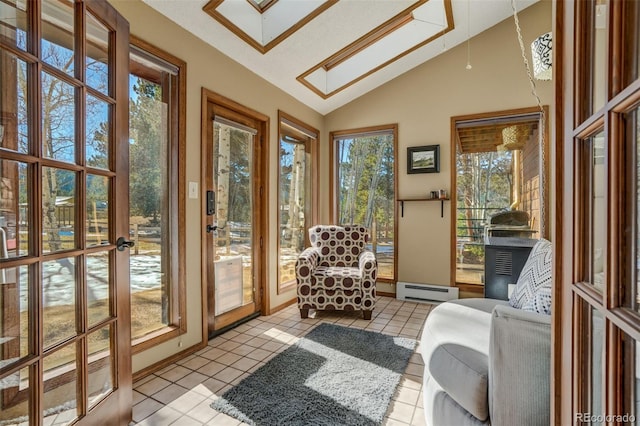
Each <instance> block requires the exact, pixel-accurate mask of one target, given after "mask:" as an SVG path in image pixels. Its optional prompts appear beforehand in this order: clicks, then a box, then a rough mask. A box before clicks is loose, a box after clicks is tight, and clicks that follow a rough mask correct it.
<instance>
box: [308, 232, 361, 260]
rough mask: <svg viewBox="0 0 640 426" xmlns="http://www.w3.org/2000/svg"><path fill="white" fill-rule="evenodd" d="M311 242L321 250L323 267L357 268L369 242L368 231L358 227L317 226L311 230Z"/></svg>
mask: <svg viewBox="0 0 640 426" xmlns="http://www.w3.org/2000/svg"><path fill="white" fill-rule="evenodd" d="M309 241H311V246H312V247H317V248H318V249H319V250H320V265H321V266H348V267H356V266H358V256H360V252H362V250H363V249H364V245H365V243H366V241H367V229H366V228H365V227H364V226H358V225H348V226H335V225H317V226H313V227H311V228H310V229H309Z"/></svg>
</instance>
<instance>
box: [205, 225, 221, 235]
mask: <svg viewBox="0 0 640 426" xmlns="http://www.w3.org/2000/svg"><path fill="white" fill-rule="evenodd" d="M216 229H218V227H217V226H216V225H207V233H210V232H212V231H215V230H216Z"/></svg>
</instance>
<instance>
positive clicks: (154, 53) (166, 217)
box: [129, 40, 186, 351]
mask: <svg viewBox="0 0 640 426" xmlns="http://www.w3.org/2000/svg"><path fill="white" fill-rule="evenodd" d="M130 69H131V75H130V77H129V93H130V108H129V122H130V132H129V156H130V163H129V204H130V205H129V224H130V232H129V233H130V238H131V239H132V240H133V242H134V243H135V245H134V247H133V248H132V250H131V268H130V271H131V272H130V273H131V337H132V339H133V342H134V343H135V344H136V347H135V350H136V351H137V350H141V349H144V348H145V347H147V346H149V345H152V344H155V343H158V342H159V341H164V340H166V339H168V338H171V337H174V336H175V335H176V334H177V333H180V332H184V331H185V330H186V317H185V315H184V305H185V300H184V297H185V295H184V285H185V283H184V277H183V271H182V265H183V264H184V261H183V256H184V250H183V247H184V244H183V243H181V242H180V241H181V239H183V238H184V177H183V175H184V152H183V151H184V144H181V143H180V141H181V140H182V139H184V135H183V134H182V133H183V129H184V117H182V116H181V115H180V111H183V110H184V108H181V107H180V106H181V104H183V103H184V88H183V87H182V84H183V82H184V79H185V75H184V73H185V64H184V62H182V61H181V60H179V59H177V58H174V57H172V56H170V55H168V54H167V53H165V52H162V51H160V50H159V49H157V48H155V47H152V46H150V45H148V44H146V43H144V42H142V41H140V40H133V44H132V46H131V67H130Z"/></svg>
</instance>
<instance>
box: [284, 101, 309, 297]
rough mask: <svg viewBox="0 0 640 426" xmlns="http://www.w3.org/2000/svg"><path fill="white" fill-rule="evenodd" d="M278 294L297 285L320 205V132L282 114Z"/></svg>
mask: <svg viewBox="0 0 640 426" xmlns="http://www.w3.org/2000/svg"><path fill="white" fill-rule="evenodd" d="M278 117H279V119H278V122H279V123H280V127H279V133H280V136H279V140H280V148H279V150H278V152H279V154H278V157H279V174H278V188H279V190H278V221H279V222H278V223H279V231H280V232H279V236H278V242H279V244H278V293H281V292H284V291H287V290H289V289H291V288H293V286H294V285H295V282H296V281H295V280H296V274H295V272H296V271H295V267H296V259H297V257H298V255H299V254H300V253H301V252H302V251H303V250H304V248H305V246H306V245H307V244H306V242H307V240H308V236H307V230H308V229H309V228H310V227H311V226H312V225H313V222H314V220H313V217H314V213H313V212H314V211H315V209H317V202H315V201H314V197H315V194H316V183H317V182H318V178H317V170H318V168H317V165H316V164H315V163H314V161H315V160H316V157H317V156H316V149H317V140H318V130H316V129H314V128H312V127H311V126H308V125H306V124H304V123H302V122H301V121H299V120H296V119H295V118H293V117H291V116H290V115H288V114H285V113H284V112H282V111H280V112H279V113H278Z"/></svg>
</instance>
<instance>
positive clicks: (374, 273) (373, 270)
mask: <svg viewBox="0 0 640 426" xmlns="http://www.w3.org/2000/svg"><path fill="white" fill-rule="evenodd" d="M358 267H359V268H360V273H361V274H362V309H363V310H366V311H372V310H373V309H374V308H375V306H376V278H377V277H378V261H377V260H376V256H375V255H374V254H373V252H372V251H369V250H363V251H362V252H361V253H360V257H359V259H358Z"/></svg>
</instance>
